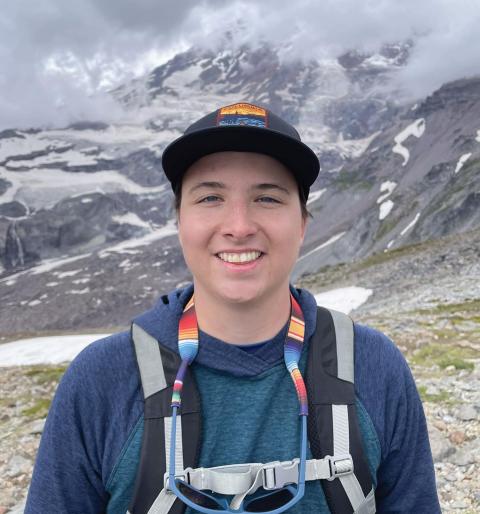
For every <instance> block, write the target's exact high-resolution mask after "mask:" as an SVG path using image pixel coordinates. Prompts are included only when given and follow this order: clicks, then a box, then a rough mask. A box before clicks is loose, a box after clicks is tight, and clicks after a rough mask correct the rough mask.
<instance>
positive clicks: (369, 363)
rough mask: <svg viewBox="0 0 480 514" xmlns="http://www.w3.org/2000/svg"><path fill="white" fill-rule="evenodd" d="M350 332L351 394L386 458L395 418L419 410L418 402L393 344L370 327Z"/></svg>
mask: <svg viewBox="0 0 480 514" xmlns="http://www.w3.org/2000/svg"><path fill="white" fill-rule="evenodd" d="M354 331H355V391H356V394H357V396H358V398H359V400H360V401H361V403H362V405H363V406H364V407H365V409H366V411H367V412H368V415H369V416H370V418H371V420H372V422H373V424H374V426H375V429H376V431H377V434H378V436H379V440H380V444H381V447H382V453H383V454H386V453H387V452H388V451H389V449H390V446H391V442H392V434H393V431H394V430H396V429H397V428H398V426H397V423H398V416H401V413H402V412H406V411H408V410H409V409H410V410H412V409H415V410H417V409H421V403H420V398H419V396H418V392H417V389H416V385H415V381H414V379H413V376H412V373H411V371H410V368H409V366H408V364H407V361H406V360H405V357H404V356H403V355H402V353H401V352H400V350H399V349H398V348H397V347H396V346H395V344H394V343H393V342H392V341H391V340H390V339H389V338H388V337H387V336H386V335H385V334H383V333H382V332H379V331H378V330H375V329H373V328H370V327H366V326H363V325H359V324H355V328H354ZM404 421H406V418H405V419H404Z"/></svg>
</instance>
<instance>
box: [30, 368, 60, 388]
mask: <svg viewBox="0 0 480 514" xmlns="http://www.w3.org/2000/svg"><path fill="white" fill-rule="evenodd" d="M66 369H67V366H52V367H43V366H34V367H32V368H31V369H29V370H28V371H27V373H26V375H27V376H29V377H33V378H34V380H35V381H36V382H37V383H38V384H45V383H48V382H58V381H59V380H60V379H61V378H62V375H63V374H64V373H65V370H66Z"/></svg>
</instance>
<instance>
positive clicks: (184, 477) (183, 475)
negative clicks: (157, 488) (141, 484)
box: [163, 468, 191, 491]
mask: <svg viewBox="0 0 480 514" xmlns="http://www.w3.org/2000/svg"><path fill="white" fill-rule="evenodd" d="M190 469H191V468H187V469H184V470H183V473H177V474H176V475H175V478H180V479H181V480H183V481H184V482H185V483H186V484H190V473H189V470H190ZM163 488H164V489H165V490H166V491H171V489H170V486H169V484H168V471H166V472H165V474H164V475H163Z"/></svg>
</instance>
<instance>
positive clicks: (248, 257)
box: [218, 252, 262, 263]
mask: <svg viewBox="0 0 480 514" xmlns="http://www.w3.org/2000/svg"><path fill="white" fill-rule="evenodd" d="M261 253H262V252H243V253H228V252H221V253H219V254H218V256H219V257H220V259H222V261H225V262H236V263H238V262H251V261H254V260H255V259H258V258H259V257H260V255H261Z"/></svg>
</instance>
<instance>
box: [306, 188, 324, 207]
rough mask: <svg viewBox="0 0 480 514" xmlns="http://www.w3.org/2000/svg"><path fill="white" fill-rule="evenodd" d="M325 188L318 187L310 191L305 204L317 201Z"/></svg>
mask: <svg viewBox="0 0 480 514" xmlns="http://www.w3.org/2000/svg"><path fill="white" fill-rule="evenodd" d="M325 191H326V189H319V190H318V191H311V192H310V194H309V195H308V201H307V205H310V204H312V203H313V202H315V201H317V200H318V199H319V198H320V197H321V196H322V195H323V193H325Z"/></svg>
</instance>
